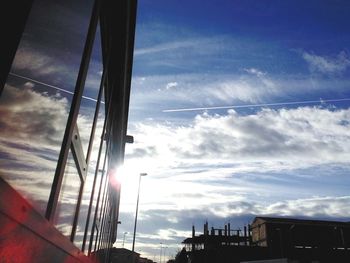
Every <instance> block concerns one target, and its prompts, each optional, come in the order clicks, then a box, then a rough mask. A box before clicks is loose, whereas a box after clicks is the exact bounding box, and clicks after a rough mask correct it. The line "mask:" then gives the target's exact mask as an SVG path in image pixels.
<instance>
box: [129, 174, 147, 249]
mask: <svg viewBox="0 0 350 263" xmlns="http://www.w3.org/2000/svg"><path fill="white" fill-rule="evenodd" d="M146 175H147V173H140V176H139V189H138V191H137V202H136V213H135V224H134V237H133V239H132V252H134V251H135V250H134V249H135V236H136V224H137V212H138V210H139V199H140V184H141V177H142V176H146Z"/></svg>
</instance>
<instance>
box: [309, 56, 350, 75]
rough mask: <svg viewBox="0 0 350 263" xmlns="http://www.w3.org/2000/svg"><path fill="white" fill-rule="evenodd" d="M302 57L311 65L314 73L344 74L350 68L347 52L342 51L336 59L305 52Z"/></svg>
mask: <svg viewBox="0 0 350 263" xmlns="http://www.w3.org/2000/svg"><path fill="white" fill-rule="evenodd" d="M302 57H303V59H304V60H305V61H306V62H307V63H308V64H309V67H310V69H311V70H312V71H318V72H321V73H342V72H344V71H345V70H346V69H347V68H348V67H349V66H350V57H349V54H348V53H347V52H345V51H341V52H340V53H339V54H338V55H337V56H335V57H329V56H327V57H325V56H319V55H315V54H312V53H308V52H304V53H303V54H302Z"/></svg>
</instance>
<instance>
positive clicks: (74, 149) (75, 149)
mask: <svg viewBox="0 0 350 263" xmlns="http://www.w3.org/2000/svg"><path fill="white" fill-rule="evenodd" d="M75 128H76V136H77V138H74V139H73V141H72V142H73V143H71V150H72V154H73V157H74V161H75V165H76V167H77V168H78V171H79V175H80V188H79V195H78V202H77V205H76V208H75V213H74V220H73V226H72V231H71V235H70V241H72V242H73V241H74V238H75V234H76V229H77V225H78V218H79V211H80V206H81V201H82V197H83V191H84V185H85V180H86V174H87V163H85V164H84V165H83V167H82V165H81V163H79V161H78V160H79V159H80V160H81V161H83V160H82V159H84V158H78V155H79V157H83V156H84V152H83V151H82V146H81V140H80V136H79V130H78V126H75ZM75 140H77V141H76V142H75ZM74 142H75V143H74ZM78 149H79V150H78ZM84 162H85V160H84Z"/></svg>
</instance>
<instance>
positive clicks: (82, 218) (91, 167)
mask: <svg viewBox="0 0 350 263" xmlns="http://www.w3.org/2000/svg"><path fill="white" fill-rule="evenodd" d="M103 123H104V105H101V108H100V113H99V118H98V121H97V126H96V132H95V139H94V143H93V148H92V153H91V157H90V162H89V164H88V171H87V177H86V181H85V185H84V191H83V197H82V203H81V207H80V214H79V219H78V227H77V231H76V234H75V239H74V243H75V244H76V245H77V246H78V247H81V246H82V241H83V237H84V231H85V225H86V218H87V212H88V208H89V203H90V196H91V192H92V184H93V179H94V176H95V169H96V164H97V158H98V152H99V146H100V142H101V141H100V139H101V134H102V129H103ZM104 152H105V143H104V144H103V146H102V155H101V160H100V165H99V169H100V170H99V172H98V175H97V181H96V185H95V194H94V199H93V203H92V207H91V215H90V223H89V228H88V235H87V247H88V242H89V240H90V233H91V227H92V222H93V218H94V213H95V208H96V200H97V196H98V191H99V187H100V180H101V175H102V168H103V160H104Z"/></svg>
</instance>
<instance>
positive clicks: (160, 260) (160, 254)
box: [159, 243, 163, 263]
mask: <svg viewBox="0 0 350 263" xmlns="http://www.w3.org/2000/svg"><path fill="white" fill-rule="evenodd" d="M162 245H163V243H160V253H159V263H162V248H163V247H162Z"/></svg>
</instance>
